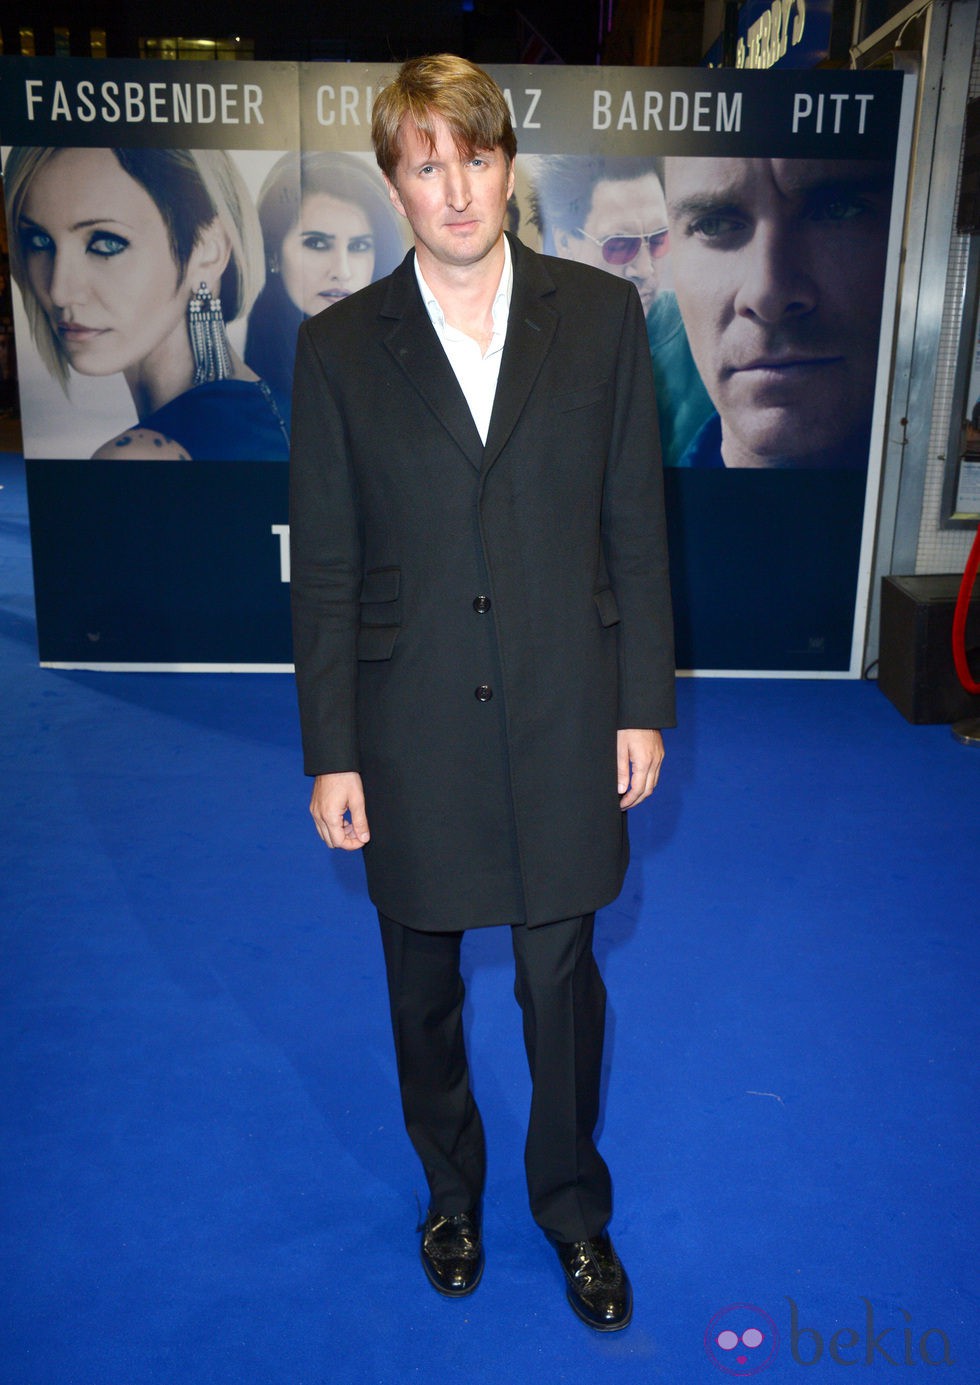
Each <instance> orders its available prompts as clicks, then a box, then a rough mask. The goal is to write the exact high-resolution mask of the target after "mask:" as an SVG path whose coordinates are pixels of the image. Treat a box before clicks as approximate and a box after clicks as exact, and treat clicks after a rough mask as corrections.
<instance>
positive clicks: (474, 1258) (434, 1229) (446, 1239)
mask: <svg viewBox="0 0 980 1385" xmlns="http://www.w3.org/2000/svg"><path fill="white" fill-rule="evenodd" d="M421 1250H422V1268H423V1269H424V1270H425V1272H426V1274H427V1275H428V1278H429V1283H430V1284H431V1285H432V1286H433V1288H435V1289H438V1290H439V1292H440V1294H448V1295H449V1296H450V1297H451V1298H462V1296H463V1295H464V1294H471V1293H472V1292H473V1290H474V1289H475V1288H476V1286H477V1285H478V1284H479V1282H480V1276H481V1275H482V1274H483V1243H482V1241H481V1239H480V1217H479V1213H477V1212H457V1213H456V1214H455V1215H454V1216H450V1217H443V1216H440V1215H439V1214H438V1213H436V1212H430V1213H429V1214H428V1216H427V1217H426V1219H425V1226H424V1227H423V1228H422V1247H421Z"/></svg>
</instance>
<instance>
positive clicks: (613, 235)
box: [529, 154, 714, 466]
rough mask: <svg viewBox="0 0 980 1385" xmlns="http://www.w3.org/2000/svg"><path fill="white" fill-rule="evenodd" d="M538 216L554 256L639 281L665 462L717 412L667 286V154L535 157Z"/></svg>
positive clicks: (535, 217)
mask: <svg viewBox="0 0 980 1385" xmlns="http://www.w3.org/2000/svg"><path fill="white" fill-rule="evenodd" d="M529 163H530V169H531V183H532V188H531V221H532V222H533V224H534V225H536V226H537V227H538V229H539V230H540V232H541V241H542V246H543V248H544V250H545V251H546V252H547V253H550V254H554V255H558V256H560V257H561V258H562V259H568V260H578V261H579V262H580V263H581V264H592V265H595V266H596V268H598V269H604V270H606V271H607V273H610V274H617V275H619V276H620V277H621V278H624V279H628V280H629V281H630V282H631V283H633V284H635V286H636V290H637V292H638V293H639V295H640V302H641V303H642V304H643V311H644V313H645V314H646V324H647V340H648V342H649V345H650V359H651V361H652V362H653V378H654V384H655V386H656V391H657V414H658V417H659V419H660V442H661V446H662V448H663V459H664V465H665V466H674V465H676V464H677V462H678V461H679V460H680V458H681V456H682V454H683V453H684V451H685V449H686V448H687V446H688V445H689V443H690V441H691V439H692V438H693V437H694V436H695V434H696V433H697V432H698V430H699V428H701V426H702V425H703V424H704V423H705V421H706V420H707V419H708V418H710V417H711V415H712V414H713V413H714V409H713V406H712V403H711V400H710V399H709V398H708V395H707V392H706V391H705V388H704V385H703V384H702V383H701V377H700V375H699V374H698V371H697V367H696V366H695V364H694V359H693V357H692V356H691V349H690V347H689V346H688V342H687V336H686V334H685V331H684V324H683V322H682V321H681V315H680V311H679V309H678V307H677V299H676V298H675V297H674V295H673V293H671V292H670V291H669V290H667V289H665V288H664V287H663V281H664V278H665V277H666V271H667V266H668V265H669V263H670V258H669V254H668V250H669V243H668V236H667V204H666V202H665V200H664V189H663V166H662V161H661V160H660V159H656V158H653V157H652V156H648V157H646V158H629V157H626V158H606V157H604V156H602V155H598V154H590V155H581V154H555V155H546V156H540V157H537V158H533V159H531V160H529Z"/></svg>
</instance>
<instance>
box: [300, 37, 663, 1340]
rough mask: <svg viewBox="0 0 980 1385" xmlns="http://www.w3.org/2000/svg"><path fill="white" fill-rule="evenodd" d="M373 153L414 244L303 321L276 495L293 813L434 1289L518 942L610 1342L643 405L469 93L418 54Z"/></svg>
mask: <svg viewBox="0 0 980 1385" xmlns="http://www.w3.org/2000/svg"><path fill="white" fill-rule="evenodd" d="M372 138H373V141H374V148H375V153H376V156H377V159H378V163H379V165H380V167H381V169H382V172H383V174H384V177H385V181H386V184H387V186H388V190H389V195H390V197H391V200H392V202H393V204H394V206H395V207H396V208H397V210H398V211H399V213H400V214H401V215H402V216H404V217H406V219H407V220H408V222H409V224H410V226H411V229H412V232H413V235H414V240H415V248H414V251H413V252H411V253H410V254H409V255H408V256H407V258H406V259H405V261H404V263H403V264H402V265H401V266H400V268H398V269H397V270H396V271H395V272H394V273H393V274H392V275H391V276H390V277H389V278H388V279H386V280H382V281H380V282H379V283H377V284H374V285H372V286H370V287H369V288H366V289H364V290H362V291H361V292H360V293H358V294H355V295H352V296H351V297H350V298H348V299H346V300H345V301H344V302H343V303H338V304H337V305H335V306H334V307H333V308H331V310H330V312H329V313H323V314H320V315H319V316H317V317H315V318H312V319H310V321H309V322H307V323H306V324H305V325H304V326H303V328H302V329H301V331H300V337H299V347H298V354H297V365H296V377H295V391H294V408H295V417H294V425H293V473H292V488H291V504H290V515H291V520H290V523H291V541H292V564H293V566H292V588H293V600H294V632H295V658H296V672H297V685H298V689H299V697H300V711H301V720H302V726H303V737H304V755H305V763H306V769H307V772H308V773H310V774H313V775H315V776H316V779H315V783H314V788H313V796H312V799H311V804H310V808H311V812H312V814H313V817H314V820H315V822H316V825H317V828H318V830H319V832H320V835H321V837H322V838H323V839H324V841H325V842H326V843H327V844H328V845H329V846H332V847H338V848H341V849H346V850H358V849H361V848H363V849H364V859H365V865H366V867H367V875H368V887H369V891H370V894H371V898H372V900H373V901H374V903H375V904H376V905H377V907H378V911H379V918H380V923H381V934H382V942H383V945H384V952H385V964H386V970H387V977H388V986H389V995H390V1002H391V1013H392V1023H393V1028H394V1034H395V1049H396V1057H397V1062H398V1075H399V1084H400V1088H401V1095H402V1104H403V1110H404V1116H405V1122H406V1127H407V1129H408V1132H409V1135H410V1137H411V1139H412V1142H413V1144H414V1146H415V1149H416V1151H417V1152H418V1154H419V1156H420V1158H421V1160H422V1164H423V1167H424V1169H425V1174H426V1179H427V1181H428V1185H429V1199H430V1201H429V1210H428V1214H427V1216H426V1219H425V1225H424V1228H423V1235H422V1243H421V1256H422V1263H423V1267H424V1269H425V1272H426V1274H427V1276H428V1278H429V1280H430V1281H431V1283H432V1284H433V1285H434V1287H435V1288H436V1289H438V1290H439V1291H440V1292H442V1293H445V1294H449V1295H453V1296H457V1295H462V1294H467V1293H469V1292H471V1291H472V1290H473V1289H474V1288H475V1287H476V1285H477V1283H478V1282H479V1279H480V1276H481V1273H482V1270H483V1262H484V1256H483V1247H482V1241H481V1234H480V1207H481V1199H482V1195H483V1186H484V1177H485V1153H484V1142H483V1129H482V1125H481V1122H480V1116H479V1112H478V1110H477V1108H476V1104H475V1102H474V1100H473V1096H472V1093H471V1090H470V1084H469V1076H468V1070H467V1064H466V1053H465V1050H464V1045H463V1029H462V1018H461V1017H462V1005H463V984H462V981H461V979H460V971H459V957H460V942H461V938H462V934H463V932H464V931H465V930H466V929H468V928H474V927H484V926H488V925H508V926H509V927H510V928H511V934H512V940H513V947H514V955H515V966H516V993H517V996H518V999H519V1001H520V1004H521V1007H522V1010H523V1016H524V1037H525V1045H526V1048H527V1053H528V1060H529V1063H530V1067H531V1074H532V1083H533V1095H532V1104H531V1114H530V1121H529V1127H528V1137H527V1147H526V1170H527V1181H528V1191H529V1197H530V1202H531V1208H532V1213H533V1215H534V1217H535V1219H536V1220H537V1222H538V1224H539V1225H540V1226H541V1228H542V1229H543V1230H544V1232H545V1233H546V1235H547V1236H548V1237H549V1239H550V1240H551V1241H552V1243H553V1244H554V1246H555V1248H556V1250H557V1253H558V1256H559V1259H560V1261H561V1264H562V1267H563V1269H564V1272H565V1277H566V1284H567V1293H568V1297H569V1301H570V1302H571V1304H572V1307H573V1308H574V1309H575V1311H576V1312H577V1313H578V1314H579V1316H580V1317H582V1318H583V1319H584V1320H585V1321H586V1322H588V1323H589V1324H590V1325H591V1326H593V1327H596V1328H598V1329H600V1330H613V1329H616V1328H620V1327H624V1326H625V1325H626V1323H627V1322H628V1321H629V1318H630V1313H631V1310H632V1293H631V1289H630V1284H629V1279H628V1277H627V1276H626V1274H625V1272H624V1270H623V1268H622V1265H621V1263H620V1261H619V1259H618V1257H617V1255H616V1252H615V1250H614V1249H613V1246H612V1243H611V1241H610V1239H609V1236H608V1232H607V1229H606V1228H607V1224H608V1222H609V1218H610V1215H611V1186H610V1179H609V1173H608V1170H607V1168H606V1166H605V1163H604V1162H603V1160H602V1158H601V1156H600V1155H599V1152H598V1150H597V1149H596V1147H595V1144H594V1141H593V1130H594V1126H595V1123H596V1119H597V1114H598V1105H599V1080H600V1072H601V1057H602V1029H603V1009H604V996H605V992H604V989H603V986H602V981H601V979H600V977H599V974H598V971H597V968H596V965H595V961H594V958H593V955H592V932H593V920H594V911H595V910H596V909H598V908H599V907H600V906H602V905H603V904H605V903H608V902H609V900H611V899H612V898H613V897H614V896H615V895H616V894H617V892H618V890H619V888H620V886H621V883H622V878H623V873H624V870H625V866H626V859H627V840H626V830H625V811H624V810H626V809H629V808H631V807H633V806H635V805H636V804H637V803H639V802H640V801H641V800H642V799H643V798H645V797H646V796H647V795H648V794H649V793H650V792H651V791H652V789H653V787H654V785H655V784H656V781H657V776H658V773H659V768H660V761H661V758H662V755H663V745H662V741H661V738H660V734H659V730H657V729H654V728H659V727H661V726H664V725H667V724H670V723H671V721H672V716H673V709H672V684H673V660H672V650H671V639H670V610H669V597H668V591H667V576H666V571H667V569H666V553H665V545H664V537H663V509H662V497H661V478H660V474H659V468H658V466H657V458H656V448H655V443H654V442H653V440H654V439H655V437H656V416H655V404H654V395H653V384H652V380H651V373H650V364H649V358H648V356H647V353H646V350H645V340H644V336H643V317H642V312H641V310H640V303H639V300H638V298H637V296H636V294H635V293H634V292H633V291H632V289H630V288H628V286H626V285H625V284H621V283H617V281H616V280H614V279H611V278H609V277H608V276H607V275H601V274H596V273H595V272H594V271H593V270H590V269H586V268H583V267H581V266H579V265H564V264H562V263H560V262H552V261H547V260H544V259H542V258H540V257H539V256H537V255H535V254H534V253H533V252H531V251H529V250H527V249H526V248H525V247H524V246H522V245H521V244H520V242H518V241H516V240H513V239H511V238H509V237H507V236H505V234H504V232H503V229H502V228H503V224H504V219H505V216H506V210H507V201H508V197H509V195H510V193H511V190H512V187H513V164H514V155H515V151H516V140H515V138H514V132H513V129H512V127H511V123H510V119H509V116H508V113H507V106H506V103H505V101H504V99H503V97H502V95H501V93H500V91H499V90H498V88H497V87H496V86H495V85H494V84H493V82H492V81H491V80H490V78H489V77H487V75H486V74H485V73H483V72H482V71H481V70H480V69H479V68H476V67H474V66H472V64H470V63H468V62H465V61H464V60H462V59H460V58H455V57H450V56H441V57H434V58H421V59H415V60H412V61H410V62H408V63H406V64H404V66H403V67H402V68H401V69H400V72H399V75H398V77H397V78H396V79H395V81H394V82H392V83H391V84H390V85H388V86H386V87H385V88H384V90H383V91H382V92H381V94H380V95H379V97H378V99H377V102H376V104H375V110H374V119H373V128H372Z"/></svg>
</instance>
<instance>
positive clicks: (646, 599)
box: [602, 293, 675, 728]
mask: <svg viewBox="0 0 980 1385" xmlns="http://www.w3.org/2000/svg"><path fill="white" fill-rule="evenodd" d="M615 378H616V398H615V416H614V422H613V430H612V440H611V447H610V455H609V457H608V459H607V465H606V473H605V481H604V486H603V499H602V542H603V549H604V555H605V560H606V565H607V568H608V571H609V577H610V581H611V583H612V589H613V592H614V595H615V597H616V605H617V608H618V611H619V624H618V626H617V635H618V641H619V714H618V715H619V725H620V726H621V727H628V726H635V727H653V728H662V727H665V726H673V725H674V724H675V711H674V642H673V617H672V612H671V603H670V573H669V568H668V562H667V526H666V521H665V518H664V493H663V466H662V462H661V452H660V432H659V428H658V424H657V405H656V398H655V394H654V386H653V370H652V367H651V364H650V351H649V347H648V344H647V335H646V329H645V326H644V322H643V310H642V306H641V304H640V300H639V297H638V296H637V294H635V293H630V294H628V295H627V304H626V311H625V313H624V316H623V322H622V333H621V339H620V343H619V352H618V357H617V365H616V377H615Z"/></svg>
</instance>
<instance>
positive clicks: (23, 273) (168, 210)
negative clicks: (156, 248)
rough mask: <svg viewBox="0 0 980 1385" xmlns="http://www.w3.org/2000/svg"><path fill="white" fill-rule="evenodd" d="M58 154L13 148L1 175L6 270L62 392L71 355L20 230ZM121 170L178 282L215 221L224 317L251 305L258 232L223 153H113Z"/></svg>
mask: <svg viewBox="0 0 980 1385" xmlns="http://www.w3.org/2000/svg"><path fill="white" fill-rule="evenodd" d="M63 152H66V151H65V150H62V149H50V148H47V149H40V148H20V149H12V150H11V151H10V156H9V158H8V159H7V164H6V168H5V170H4V182H5V184H6V187H7V206H8V209H9V215H10V269H11V273H12V274H13V277H14V281H15V283H16V284H17V286H18V288H19V289H20V292H21V296H22V298H23V302H24V310H25V312H26V314H27V320H28V323H29V324H30V329H31V336H32V337H33V338H34V342H35V344H36V346H37V350H38V354H39V355H40V357H41V359H42V361H43V362H44V364H45V365H46V366H47V368H48V370H49V371H50V372H51V374H52V375H53V376H54V377H55V378H56V379H57V380H59V381H60V382H61V384H62V386H63V387H65V388H67V384H68V378H69V369H68V357H67V355H66V353H65V350H64V348H63V346H62V344H61V340H60V338H59V337H58V334H57V331H56V330H55V329H54V327H53V326H52V324H51V321H50V319H49V317H48V315H47V313H46V312H45V311H44V309H43V308H42V307H41V304H40V303H39V302H38V299H37V295H36V294H35V292H34V289H33V287H32V285H31V282H30V275H29V274H28V272H27V263H26V261H25V257H24V248H23V237H22V233H21V229H20V222H21V217H22V216H23V214H24V204H25V202H26V200H27V197H28V195H29V193H30V188H31V184H32V183H33V181H34V178H35V177H36V176H37V174H38V173H39V172H40V171H41V169H42V168H44V167H45V166H46V165H47V164H49V163H50V162H51V161H52V159H54V158H55V157H56V156H57V155H58V154H60V153H63ZM109 153H111V154H113V155H114V156H115V158H116V159H117V161H118V163H119V166H120V168H122V170H123V171H124V172H125V173H127V174H128V175H129V176H130V177H131V178H132V179H133V180H134V181H135V182H137V183H139V184H140V186H141V187H142V188H144V189H145V191H146V192H147V193H148V194H149V196H150V197H151V198H152V199H153V202H154V204H155V205H156V208H157V210H158V211H159V213H160V216H161V217H162V219H163V223H164V225H165V226H166V229H167V235H168V238H169V241H170V251H171V254H172V256H173V261H174V268H175V270H176V281H177V283H178V284H179V282H180V280H181V279H182V278H183V275H184V272H185V270H186V268H187V264H188V261H189V260H190V256H191V252H192V251H193V249H194V246H195V245H196V243H197V241H198V238H199V237H200V235H201V234H202V232H203V231H204V230H205V228H206V227H207V226H209V225H210V224H211V222H213V221H214V220H215V219H217V220H218V221H219V222H220V224H221V226H222V228H223V229H224V232H225V234H226V235H227V237H228V242H229V245H230V247H231V254H230V256H229V260H228V264H227V266H226V268H225V271H224V273H223V274H222V276H221V287H220V291H219V296H220V298H221V307H222V311H223V312H224V316H225V320H226V321H227V322H233V321H234V320H235V318H237V317H240V316H241V315H242V314H243V313H246V312H247V311H248V309H249V308H250V307H251V305H252V302H253V301H254V299H255V296H256V294H257V293H258V291H259V289H260V287H261V276H262V268H261V267H262V232H261V229H260V227H259V218H258V213H257V212H256V210H255V208H254V206H253V205H252V201H251V199H250V197H249V195H248V189H247V188H246V186H245V182H244V179H243V178H242V176H241V174H240V173H239V171H238V169H237V168H236V167H235V165H234V164H233V163H232V161H231V159H230V158H229V156H228V154H227V153H226V152H225V151H224V150H223V149H110V150H109Z"/></svg>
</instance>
